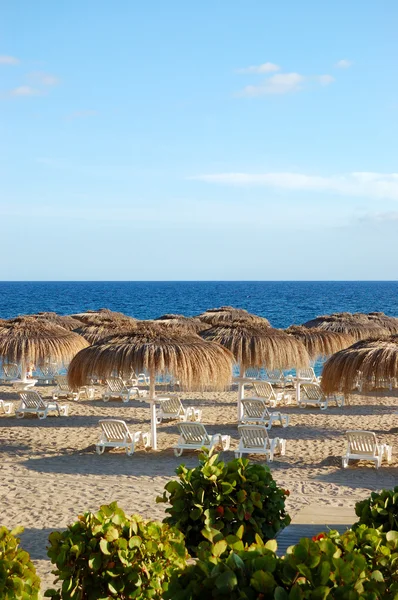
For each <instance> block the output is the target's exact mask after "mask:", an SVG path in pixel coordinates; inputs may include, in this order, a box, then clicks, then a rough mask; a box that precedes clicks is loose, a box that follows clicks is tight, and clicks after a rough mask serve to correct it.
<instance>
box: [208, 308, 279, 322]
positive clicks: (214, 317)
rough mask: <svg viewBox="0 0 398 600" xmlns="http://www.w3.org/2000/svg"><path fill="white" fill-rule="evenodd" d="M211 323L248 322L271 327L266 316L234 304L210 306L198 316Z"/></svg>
mask: <svg viewBox="0 0 398 600" xmlns="http://www.w3.org/2000/svg"><path fill="white" fill-rule="evenodd" d="M197 318H198V319H200V320H201V321H203V322H204V323H208V324H209V325H212V326H213V325H221V324H224V323H235V322H241V321H242V322H248V323H251V324H252V325H259V326H263V327H271V325H270V322H269V321H268V319H266V318H265V317H259V316H258V315H253V314H251V313H249V312H248V311H247V310H244V309H243V308H234V307H233V306H221V307H220V308H209V309H208V310H206V311H205V312H203V313H201V314H200V315H198V317H197Z"/></svg>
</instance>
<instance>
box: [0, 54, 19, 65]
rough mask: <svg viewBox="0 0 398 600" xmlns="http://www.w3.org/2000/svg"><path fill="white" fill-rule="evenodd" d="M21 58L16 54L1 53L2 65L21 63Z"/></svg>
mask: <svg viewBox="0 0 398 600" xmlns="http://www.w3.org/2000/svg"><path fill="white" fill-rule="evenodd" d="M19 63H20V60H19V58H16V56H7V55H5V54H2V55H0V65H19Z"/></svg>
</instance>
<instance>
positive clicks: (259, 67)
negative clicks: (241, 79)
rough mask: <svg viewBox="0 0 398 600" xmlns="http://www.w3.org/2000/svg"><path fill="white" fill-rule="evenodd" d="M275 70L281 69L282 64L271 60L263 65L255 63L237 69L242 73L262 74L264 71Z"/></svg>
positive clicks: (270, 71) (272, 71)
mask: <svg viewBox="0 0 398 600" xmlns="http://www.w3.org/2000/svg"><path fill="white" fill-rule="evenodd" d="M275 71H280V66H279V65H276V64H274V63H271V62H266V63H263V64H262V65H254V66H251V67H244V68H243V69H237V70H236V72H237V73H240V74H242V75H245V74H250V73H257V74H259V75H261V74H262V73H274V72H275Z"/></svg>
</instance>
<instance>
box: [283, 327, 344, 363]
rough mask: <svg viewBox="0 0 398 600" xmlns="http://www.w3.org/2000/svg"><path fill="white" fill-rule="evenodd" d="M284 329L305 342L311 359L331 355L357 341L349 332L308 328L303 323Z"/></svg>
mask: <svg viewBox="0 0 398 600" xmlns="http://www.w3.org/2000/svg"><path fill="white" fill-rule="evenodd" d="M284 331H285V333H288V334H289V335H293V336H294V337H295V338H296V339H298V340H301V341H302V342H303V344H304V346H305V347H306V349H307V352H308V354H309V357H310V359H311V360H316V359H317V358H321V357H326V356H331V355H332V354H334V353H335V352H338V351H339V350H342V349H343V348H347V347H348V346H351V344H353V343H354V341H355V339H354V337H353V336H352V335H350V334H348V333H338V332H336V331H328V330H327V329H321V328H319V327H311V328H307V327H304V326H303V325H291V326H290V327H288V328H287V329H285V330H284Z"/></svg>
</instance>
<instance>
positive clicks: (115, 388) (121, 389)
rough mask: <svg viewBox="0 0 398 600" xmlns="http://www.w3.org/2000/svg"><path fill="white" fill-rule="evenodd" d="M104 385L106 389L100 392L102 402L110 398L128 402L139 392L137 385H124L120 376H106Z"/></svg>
mask: <svg viewBox="0 0 398 600" xmlns="http://www.w3.org/2000/svg"><path fill="white" fill-rule="evenodd" d="M106 385H107V387H106V390H105V391H104V393H103V394H102V399H103V401H104V402H108V400H111V398H120V399H121V400H122V401H123V402H128V401H129V400H131V398H134V397H137V396H139V394H140V391H139V389H138V387H136V386H133V387H129V388H128V387H126V386H125V384H124V382H123V379H122V378H121V377H108V379H106Z"/></svg>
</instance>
